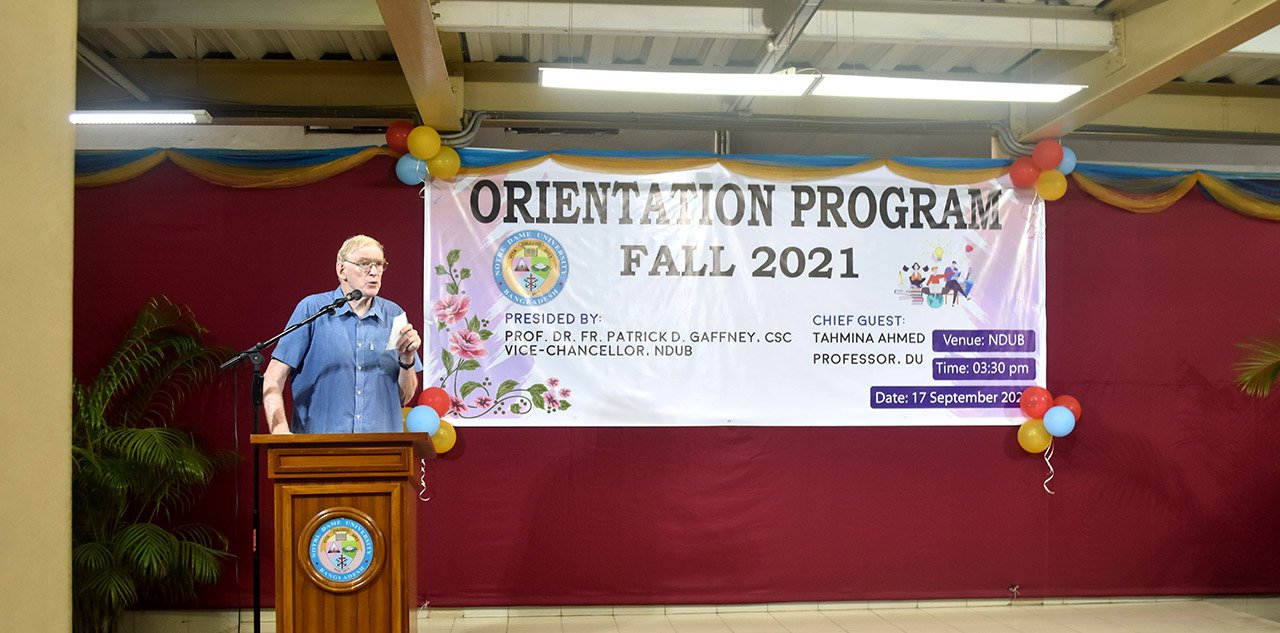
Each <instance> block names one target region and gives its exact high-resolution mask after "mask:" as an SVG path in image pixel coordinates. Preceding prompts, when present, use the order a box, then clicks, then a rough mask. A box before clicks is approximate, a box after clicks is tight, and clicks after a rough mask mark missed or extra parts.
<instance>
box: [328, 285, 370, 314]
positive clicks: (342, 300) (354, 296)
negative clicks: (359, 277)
mask: <svg viewBox="0 0 1280 633" xmlns="http://www.w3.org/2000/svg"><path fill="white" fill-rule="evenodd" d="M363 296H364V293H363V292H360V291H359V290H352V291H351V292H348V293H347V294H346V296H345V297H339V298H337V299H335V300H334V302H333V303H331V304H329V307H327V308H325V310H330V311H331V310H333V309H334V308H341V307H342V306H344V305H347V302H348V301H357V300H359V299H360V297H363Z"/></svg>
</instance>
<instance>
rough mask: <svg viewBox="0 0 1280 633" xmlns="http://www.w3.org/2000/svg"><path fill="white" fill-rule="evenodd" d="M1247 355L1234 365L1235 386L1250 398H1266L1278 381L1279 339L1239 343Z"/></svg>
mask: <svg viewBox="0 0 1280 633" xmlns="http://www.w3.org/2000/svg"><path fill="white" fill-rule="evenodd" d="M1239 345H1240V347H1243V348H1244V349H1246V350H1248V351H1249V353H1248V354H1247V355H1246V356H1245V357H1244V358H1243V359H1241V360H1240V362H1238V363H1236V384H1237V385H1239V386H1240V389H1241V390H1243V391H1244V392H1245V393H1247V394H1249V395H1251V396H1257V397H1259V398H1265V397H1267V394H1269V393H1271V388H1272V387H1274V386H1275V384H1276V380H1278V379H1280V338H1273V339H1254V340H1253V341H1250V342H1248V343H1240V344H1239Z"/></svg>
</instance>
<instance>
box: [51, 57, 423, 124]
mask: <svg viewBox="0 0 1280 633" xmlns="http://www.w3.org/2000/svg"><path fill="white" fill-rule="evenodd" d="M113 63H114V65H115V67H116V68H117V69H118V70H119V71H120V72H121V73H123V74H124V75H126V76H128V77H129V78H130V79H131V80H133V82H134V83H135V84H137V85H138V86H141V87H142V89H144V90H146V91H147V93H148V94H150V95H151V96H152V100H153V101H167V102H202V103H208V104H210V107H211V108H216V104H220V103H224V104H236V105H239V106H244V107H253V106H264V107H295V108H315V109H317V110H320V111H323V110H324V109H326V108H334V109H336V108H337V107H338V105H339V104H340V105H342V106H352V107H369V108H388V109H399V110H402V111H412V110H413V108H414V105H413V96H412V94H410V92H409V88H408V86H407V85H406V83H405V79H404V74H403V73H401V72H400V65H399V64H397V63H396V62H394V61H314V62H308V61H296V60H239V59H200V60H191V59H187V60H174V59H117V60H113ZM123 99H128V95H127V94H125V93H123V92H122V91H121V90H120V89H119V88H118V87H115V86H113V85H110V84H107V83H106V82H104V81H102V80H99V79H98V78H97V77H96V76H94V75H91V74H88V73H78V74H77V76H76V101H77V105H78V106H79V105H99V106H101V105H103V104H105V103H110V102H113V101H115V102H119V101H121V100H123ZM129 100H131V99H129Z"/></svg>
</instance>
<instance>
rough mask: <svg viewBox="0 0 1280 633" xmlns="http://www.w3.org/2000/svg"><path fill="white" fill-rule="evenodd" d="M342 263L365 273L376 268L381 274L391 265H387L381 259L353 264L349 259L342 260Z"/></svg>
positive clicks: (363, 260) (364, 260)
mask: <svg viewBox="0 0 1280 633" xmlns="http://www.w3.org/2000/svg"><path fill="white" fill-rule="evenodd" d="M342 261H344V262H347V263H348V264H351V265H352V266H355V267H356V268H359V269H360V270H362V271H364V272H366V273H367V272H369V271H372V270H373V269H374V268H377V269H378V270H381V271H382V272H386V271H387V267H388V266H390V265H391V264H389V263H387V262H386V261H385V260H381V259H362V260H360V261H358V262H353V261H351V260H349V259H344V260H342Z"/></svg>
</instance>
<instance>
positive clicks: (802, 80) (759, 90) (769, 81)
mask: <svg viewBox="0 0 1280 633" xmlns="http://www.w3.org/2000/svg"><path fill="white" fill-rule="evenodd" d="M817 77H818V76H817V75H797V74H790V73H779V74H755V73H682V72H654V71H644V70H589V69H585V68H542V69H540V72H539V80H538V82H539V84H541V85H542V87H544V88H572V89H577V90H609V91H615V92H656V93H661V94H685V95H750V96H756V97H799V96H801V95H803V94H804V93H805V92H807V91H808V90H809V87H810V86H812V85H813V82H814V80H815V79H817Z"/></svg>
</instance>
